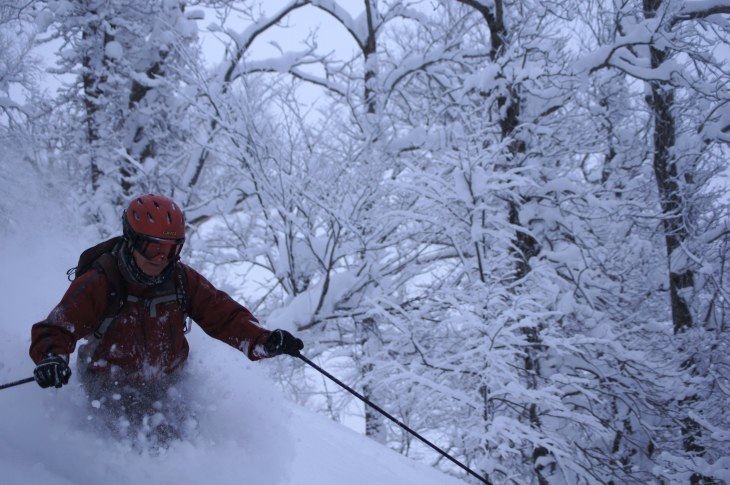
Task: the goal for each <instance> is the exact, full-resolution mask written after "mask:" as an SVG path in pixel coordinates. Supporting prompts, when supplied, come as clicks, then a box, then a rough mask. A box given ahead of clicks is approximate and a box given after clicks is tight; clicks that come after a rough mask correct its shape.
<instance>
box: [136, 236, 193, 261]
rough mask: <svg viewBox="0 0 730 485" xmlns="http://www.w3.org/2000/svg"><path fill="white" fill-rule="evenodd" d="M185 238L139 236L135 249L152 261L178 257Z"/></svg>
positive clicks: (169, 259)
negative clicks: (167, 238)
mask: <svg viewBox="0 0 730 485" xmlns="http://www.w3.org/2000/svg"><path fill="white" fill-rule="evenodd" d="M184 242H185V240H184V239H183V240H164V239H153V238H146V237H139V238H137V240H136V241H135V242H134V249H135V250H136V251H137V252H138V253H140V254H141V255H142V256H144V258H145V259H147V260H150V261H156V260H160V261H162V260H165V259H166V260H168V261H172V260H174V259H177V257H178V256H179V255H180V251H182V247H183V243H184Z"/></svg>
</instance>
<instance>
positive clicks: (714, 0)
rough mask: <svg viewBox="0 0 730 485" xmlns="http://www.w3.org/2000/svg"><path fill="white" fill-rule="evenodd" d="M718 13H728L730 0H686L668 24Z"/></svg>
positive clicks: (729, 11) (729, 12)
mask: <svg viewBox="0 0 730 485" xmlns="http://www.w3.org/2000/svg"><path fill="white" fill-rule="evenodd" d="M720 14H730V2H729V1H728V0H688V1H685V2H684V5H682V8H681V9H680V10H679V12H678V13H676V14H675V15H674V17H673V18H672V20H671V22H670V24H671V25H672V26H674V25H676V24H677V23H679V22H683V21H686V20H696V19H703V18H707V17H710V16H712V15H720Z"/></svg>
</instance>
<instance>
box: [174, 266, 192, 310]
mask: <svg viewBox="0 0 730 485" xmlns="http://www.w3.org/2000/svg"><path fill="white" fill-rule="evenodd" d="M175 295H176V296H177V301H178V303H179V304H180V308H182V310H183V312H184V313H185V315H189V314H190V311H189V308H188V305H189V304H190V301H189V299H188V272H187V270H186V269H185V265H184V264H182V263H181V262H179V261H178V262H176V263H175Z"/></svg>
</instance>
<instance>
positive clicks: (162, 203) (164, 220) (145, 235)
mask: <svg viewBox="0 0 730 485" xmlns="http://www.w3.org/2000/svg"><path fill="white" fill-rule="evenodd" d="M122 226H123V228H124V237H125V238H126V239H127V240H128V241H129V242H130V243H131V245H132V247H134V248H135V249H137V250H138V251H139V252H140V253H142V254H143V255H145V256H147V257H148V258H152V257H154V256H155V255H157V254H159V253H163V252H164V253H165V254H166V255H167V256H168V257H170V258H174V257H176V256H178V255H179V254H180V249H182V245H183V243H184V242H185V216H184V215H183V212H182V210H180V207H178V205H177V204H176V203H175V202H174V201H173V200H172V199H170V198H168V197H165V196H162V195H155V194H147V195H143V196H141V197H137V198H136V199H134V200H132V202H130V204H129V207H127V210H125V211H124V215H123V216H122Z"/></svg>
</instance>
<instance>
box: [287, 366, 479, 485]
mask: <svg viewBox="0 0 730 485" xmlns="http://www.w3.org/2000/svg"><path fill="white" fill-rule="evenodd" d="M297 357H299V358H300V359H302V360H303V361H304V362H306V363H307V364H309V365H310V366H312V367H313V368H314V369H316V370H317V371H319V372H320V373H322V374H323V375H325V376H327V377H328V378H329V379H330V380H332V381H334V382H336V383H337V384H338V385H339V386H340V387H342V388H343V389H345V390H346V391H348V392H349V393H350V394H352V395H353V396H355V397H356V398H358V399H359V400H361V401H362V402H364V403H365V404H367V405H368V406H370V407H371V408H373V409H375V410H376V411H377V412H379V413H380V414H382V415H383V416H385V417H386V418H388V419H390V420H391V421H393V422H394V423H395V424H397V425H398V426H400V427H401V428H403V429H404V430H406V431H408V432H409V433H411V434H412V435H413V436H415V437H416V438H418V439H419V440H421V441H423V442H424V443H425V444H427V445H428V446H430V447H431V448H432V449H434V450H436V451H437V452H439V453H440V454H441V455H442V456H443V457H444V458H447V459H449V460H451V462H452V463H454V464H455V465H457V466H459V467H460V468H461V469H462V470H464V471H466V472H467V473H468V474H469V475H471V476H473V477H475V478H477V479H478V480H479V481H481V482H482V483H487V484H490V485H491V483H492V482H490V481H489V477H482V476H481V475H479V474H477V472H475V471H474V470H472V469H471V468H469V467H468V466H466V465H464V464H463V463H461V462H460V461H459V460H457V459H456V458H454V457H453V456H451V455H449V454H448V453H446V452H445V451H444V450H442V449H441V448H439V447H438V446H436V445H434V444H433V443H431V442H430V441H428V440H427V439H426V438H424V437H423V436H421V435H420V434H418V433H416V432H415V431H413V430H412V429H411V428H409V427H408V426H406V425H405V424H403V423H401V422H400V421H398V420H397V419H396V418H394V417H393V416H391V415H390V414H389V413H387V412H386V411H384V410H383V409H381V408H380V407H379V406H377V405H376V404H374V403H372V402H371V401H370V400H369V399H368V398H366V397H365V396H363V395H361V394H360V393H358V392H357V391H355V390H354V389H352V388H351V387H349V386H347V385H346V384H345V383H344V382H342V381H340V380H339V379H337V378H336V377H335V376H333V375H332V374H330V373H329V372H327V371H326V370H324V369H322V368H321V367H320V366H318V365H317V364H315V363H314V362H312V361H311V360H309V359H307V358H306V357H304V356H303V355H302V354H300V353H297Z"/></svg>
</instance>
